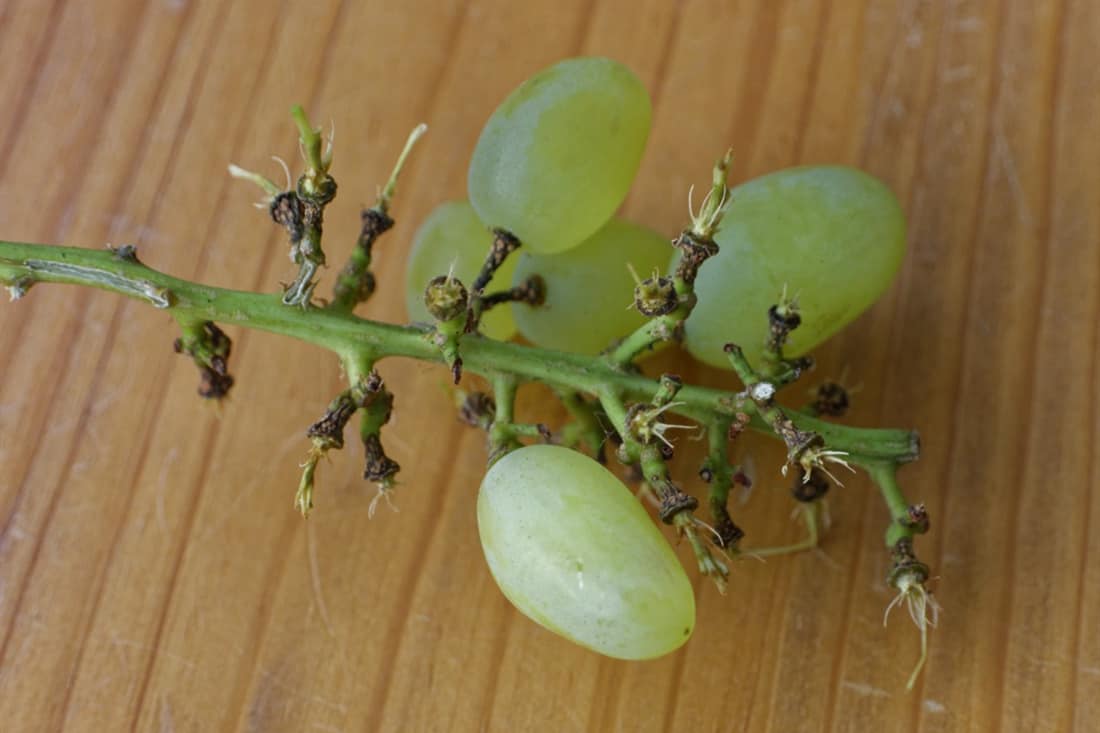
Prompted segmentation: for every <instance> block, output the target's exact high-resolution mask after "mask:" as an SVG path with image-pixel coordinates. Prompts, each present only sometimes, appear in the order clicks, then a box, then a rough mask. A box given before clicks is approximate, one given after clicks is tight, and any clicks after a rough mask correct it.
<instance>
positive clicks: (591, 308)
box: [512, 219, 672, 354]
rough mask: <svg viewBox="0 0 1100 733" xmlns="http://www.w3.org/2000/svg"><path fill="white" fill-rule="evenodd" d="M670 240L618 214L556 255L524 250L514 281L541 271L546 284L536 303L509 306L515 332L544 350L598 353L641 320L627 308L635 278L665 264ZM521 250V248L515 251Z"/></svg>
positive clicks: (651, 272)
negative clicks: (541, 298) (541, 301)
mask: <svg viewBox="0 0 1100 733" xmlns="http://www.w3.org/2000/svg"><path fill="white" fill-rule="evenodd" d="M671 250H672V247H671V246H670V245H669V240H668V239H667V238H666V237H662V236H661V235H660V234H657V233H656V232H654V231H652V230H650V229H646V228H645V227H643V226H640V225H638V224H632V223H630V222H628V221H623V220H622V219H612V220H611V221H609V222H608V223H607V224H606V225H605V226H604V227H603V228H602V229H600V230H599V231H598V232H596V233H595V234H593V235H592V236H591V237H589V238H588V239H587V240H586V241H585V242H583V243H582V244H581V245H580V246H578V247H574V248H573V249H571V250H569V251H567V252H561V253H559V254H551V255H541V254H531V253H523V254H522V255H521V256H520V258H519V263H518V264H517V265H516V272H515V276H514V280H515V282H517V283H519V282H522V281H523V280H525V279H526V278H528V277H529V276H531V275H540V276H541V277H542V279H543V281H544V282H545V284H546V301H545V303H544V304H543V305H541V306H535V307H532V306H529V305H524V304H522V303H516V304H513V305H512V315H513V317H514V318H515V320H516V326H517V327H518V328H519V332H520V333H521V334H523V336H524V337H525V338H527V339H528V340H529V341H531V342H532V343H534V344H536V345H538V346H542V347H544V348H547V349H557V350H559V351H573V352H578V353H582V354H598V353H599V352H601V351H603V350H604V349H606V348H607V347H608V346H609V345H610V344H611V342H612V340H614V339H618V338H622V337H623V336H626V335H627V334H628V333H630V332H631V331H633V330H634V329H636V328H638V327H639V326H641V325H642V324H643V323H645V321H646V318H645V317H644V316H642V315H641V314H640V313H639V312H638V311H637V310H635V309H634V308H632V307H630V306H631V303H633V299H634V284H635V283H634V278H633V276H632V275H631V274H630V270H628V269H627V264H630V265H631V266H632V267H633V268H634V271H635V272H636V273H637V274H638V275H639V277H641V278H643V279H644V278H647V277H649V276H650V275H652V274H653V271H654V270H655V269H656V270H659V271H660V272H662V273H663V272H664V271H665V269H666V267H667V266H668V253H669V252H670V251H671ZM520 251H521V252H522V250H520Z"/></svg>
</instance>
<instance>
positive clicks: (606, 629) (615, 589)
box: [477, 445, 695, 659]
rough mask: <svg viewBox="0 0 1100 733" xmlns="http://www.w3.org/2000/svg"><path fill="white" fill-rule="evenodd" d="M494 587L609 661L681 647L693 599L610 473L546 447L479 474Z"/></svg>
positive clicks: (691, 621)
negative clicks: (481, 475) (609, 659)
mask: <svg viewBox="0 0 1100 733" xmlns="http://www.w3.org/2000/svg"><path fill="white" fill-rule="evenodd" d="M477 519H478V531H479V533H480V535H481V543H482V549H483V550H484V552H485V559H486V561H487V562H488V564H489V569H490V571H491V572H492V575H493V577H494V579H496V582H497V585H499V586H500V589H501V590H502V591H503V592H504V595H505V596H507V598H508V600H510V601H511V602H512V603H513V604H514V605H515V606H516V608H518V609H519V610H520V611H522V612H523V613H524V614H525V615H527V616H528V617H529V618H531V619H532V620H534V621H535V622H537V623H539V624H540V625H542V626H544V627H545V628H547V629H549V630H550V631H553V632H554V633H556V634H559V635H561V636H563V637H565V638H566V639H569V640H570V641H573V642H575V643H577V644H580V645H581V646H584V647H587V648H589V649H592V650H593V651H596V652H599V653H600V654H604V655H607V656H609V657H615V658H617V659H650V658H653V657H658V656H661V655H664V654H667V653H669V652H671V651H673V650H674V649H676V648H678V647H679V646H681V645H682V644H683V643H684V642H685V641H687V639H688V637H690V635H691V631H692V629H693V628H694V626H695V597H694V593H693V590H692V587H691V583H690V582H689V581H688V578H687V575H686V573H685V572H684V569H683V567H682V566H681V565H680V562H679V560H677V558H676V555H675V554H674V553H673V552H672V548H671V547H670V546H669V544H668V542H667V541H666V540H665V538H664V537H663V536H662V535H661V532H660V531H659V530H658V529H657V527H656V525H655V524H654V523H653V521H652V520H651V519H650V517H649V515H648V514H646V512H645V510H644V509H643V508H642V505H641V503H640V502H639V501H638V500H637V499H636V498H635V497H634V496H633V495H632V494H631V493H630V491H629V490H628V489H627V488H626V486H624V485H623V484H622V483H621V482H620V481H619V480H618V479H617V478H615V476H614V475H613V474H612V473H611V472H610V471H608V470H607V469H606V468H604V467H603V466H601V465H600V464H598V463H596V461H594V460H592V459H591V458H589V457H587V456H585V455H582V454H581V453H578V452H577V451H574V450H570V449H568V448H563V447H561V446H554V445H533V446H527V447H525V448H520V449H518V450H516V451H513V452H512V453H509V454H508V455H506V456H504V457H503V458H501V459H500V460H499V461H497V463H495V464H494V465H493V466H492V468H490V469H489V472H488V473H487V474H486V476H485V479H484V481H483V482H482V484H481V491H480V492H479V494H478V500H477Z"/></svg>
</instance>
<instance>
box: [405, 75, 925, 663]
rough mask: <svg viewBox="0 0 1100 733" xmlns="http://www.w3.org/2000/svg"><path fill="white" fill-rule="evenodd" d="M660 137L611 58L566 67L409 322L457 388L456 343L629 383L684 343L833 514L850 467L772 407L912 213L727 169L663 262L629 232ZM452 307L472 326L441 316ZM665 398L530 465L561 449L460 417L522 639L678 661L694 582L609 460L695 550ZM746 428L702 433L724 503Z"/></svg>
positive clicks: (523, 100)
mask: <svg viewBox="0 0 1100 733" xmlns="http://www.w3.org/2000/svg"><path fill="white" fill-rule="evenodd" d="M650 117H651V104H650V101H649V97H648V95H647V93H646V90H645V87H644V85H643V84H642V83H641V81H640V80H639V79H638V78H637V77H636V76H635V75H634V74H633V73H632V72H631V71H630V70H629V69H627V68H626V67H624V66H623V65H621V64H619V63H617V62H615V61H612V60H610V59H606V58H577V59H570V60H566V61H562V62H560V63H557V64H555V65H553V66H551V67H549V68H547V69H545V70H543V71H541V72H540V73H538V74H536V75H535V76H533V77H532V78H530V79H529V80H527V81H526V82H524V83H523V84H522V85H521V86H520V87H518V88H517V89H516V90H514V91H513V92H512V93H511V94H510V95H509V96H508V97H507V98H506V99H505V100H504V101H503V102H502V103H501V105H500V106H499V107H498V108H497V109H496V111H495V112H493V114H492V116H491V117H490V118H489V120H488V122H487V123H486V125H485V127H484V129H483V131H482V133H481V136H480V139H479V140H478V142H477V146H476V148H475V149H474V152H473V156H472V159H471V162H470V167H469V176H468V195H469V200H468V201H453V202H449V203H445V204H442V205H441V206H439V207H438V208H437V209H436V210H435V211H434V212H433V213H432V214H431V215H430V216H429V217H428V219H427V220H426V221H425V222H424V224H423V225H422V226H421V228H420V229H419V231H418V232H417V234H416V237H415V243H414V246H413V248H412V251H411V254H410V257H409V261H408V267H407V271H406V302H407V307H408V312H409V316H410V318H411V319H412V320H413V321H423V322H428V323H431V322H432V321H433V320H434V321H435V322H436V331H435V332H436V334H437V335H436V338H437V339H439V344H440V346H441V347H442V348H444V353H445V355H447V361H448V362H449V363H451V364H452V367H455V376H456V382H457V379H458V376H459V374H460V367H461V343H462V340H463V339H470V338H492V339H498V340H503V339H510V338H512V337H513V336H514V335H515V334H516V333H517V332H518V334H519V335H520V336H522V337H523V338H524V339H526V340H527V341H529V342H531V343H533V344H535V345H537V346H539V347H543V348H547V349H552V350H555V351H561V352H567V353H572V354H586V355H601V354H602V355H603V358H604V359H606V362H607V363H608V364H610V365H611V366H613V367H615V368H618V369H623V370H628V371H629V370H631V369H635V368H636V367H635V361H636V360H637V359H638V358H640V357H644V356H645V354H647V353H649V352H651V351H652V350H653V349H655V348H659V347H661V346H663V345H665V344H667V343H670V342H674V341H679V342H681V343H682V344H683V345H684V347H685V348H686V349H687V351H688V352H690V353H691V354H692V355H693V356H695V357H696V358H698V359H699V360H701V361H703V362H705V363H707V364H711V365H714V366H719V367H726V368H730V367H732V368H733V369H735V370H736V371H737V372H738V376H739V377H740V378H741V379H742V381H743V382H745V385H746V388H747V389H746V394H748V396H749V397H751V399H752V400H754V401H755V403H756V405H757V406H758V407H759V414H760V416H761V417H762V418H763V419H764V421H765V422H766V423H767V424H768V425H769V426H770V427H771V428H772V429H773V431H774V432H776V434H777V435H780V437H782V438H783V439H784V440H785V441H786V442H787V444H788V447H789V449H790V451H791V458H792V460H791V462H792V464H793V465H794V466H795V468H796V472H797V473H798V475H799V477H800V478H801V480H802V483H803V484H805V486H806V488H803V489H802V491H803V494H805V495H808V496H809V498H810V499H814V498H820V494H821V493H823V492H824V489H823V488H820V487H821V486H822V485H823V484H824V486H825V487H826V488H827V482H828V479H827V478H826V477H828V476H832V474H831V473H830V469H829V468H827V467H826V465H827V464H829V463H834V464H841V465H847V464H846V463H845V461H844V459H843V457H842V456H841V455H839V454H838V452H836V451H829V450H827V449H826V448H824V447H823V446H822V445H820V444H819V443H815V442H814V440H815V439H816V438H815V437H808V436H809V435H810V434H808V433H804V432H802V431H799V430H797V429H796V428H795V427H794V426H793V424H791V423H790V421H789V420H785V417H784V414H783V413H782V411H781V410H779V409H778V408H777V407H775V406H774V404H773V402H772V396H771V394H770V393H768V390H771V391H772V392H774V390H775V389H776V388H778V387H781V386H783V385H784V384H786V383H788V382H791V381H793V380H794V379H796V378H797V377H798V376H799V374H801V373H802V371H804V370H805V369H806V368H807V367H808V366H810V361H809V360H808V359H806V358H804V357H802V355H803V354H804V353H805V352H806V351H808V350H809V349H811V348H812V347H814V346H816V345H817V344H819V343H821V342H822V341H824V340H825V339H827V338H828V337H829V336H831V335H832V334H834V333H836V332H837V331H838V330H839V329H840V328H842V327H843V326H844V325H845V324H847V323H849V322H850V321H851V320H852V319H854V318H855V317H856V316H858V315H859V314H860V313H861V312H862V311H864V310H865V309H866V308H867V307H868V306H870V305H871V304H872V303H873V302H874V301H875V300H876V299H877V298H878V297H879V296H880V295H881V294H882V293H883V291H884V290H885V289H886V288H887V287H888V285H889V284H890V282H891V280H892V279H893V277H894V275H895V274H896V272H897V270H898V268H899V266H900V263H901V259H902V256H903V254H904V251H905V220H904V216H903V214H902V211H901V208H900V206H899V205H898V202H897V200H896V199H895V198H894V196H893V194H892V193H891V192H890V191H889V189H888V188H887V187H886V186H885V185H883V184H882V183H881V182H879V181H877V180H875V179H874V178H872V177H870V176H868V175H866V174H864V173H862V172H860V171H857V170H853V169H851V168H845V167H841V166H806V167H799V168H792V169H788V170H783V171H779V172H776V173H772V174H770V175H766V176H763V177H761V178H758V179H755V180H752V181H749V182H747V183H744V184H742V185H740V186H738V187H736V188H734V189H732V190H728V189H727V188H726V184H725V173H726V169H727V167H728V164H729V158H728V156H727V157H726V158H724V159H723V160H722V161H720V162H719V164H718V166H716V169H715V178H714V185H713V186H712V188H711V190H710V192H709V193H708V194H707V196H706V197H705V198H704V199H703V201H702V204H701V205H700V209H699V211H698V212H695V211H692V212H690V213H691V219H692V226H691V227H690V228H688V229H685V231H684V232H683V233H681V234H680V235H679V236H678V237H676V238H674V239H672V241H671V243H672V247H670V240H669V239H668V238H667V237H665V236H663V235H661V234H659V233H657V232H654V231H652V230H650V229H649V228H647V227H645V226H643V225H641V224H639V223H636V222H631V221H628V220H626V219H623V218H621V217H618V216H616V210H617V209H618V208H619V206H620V205H621V203H622V202H623V200H624V199H625V198H626V195H627V193H628V191H629V188H630V185H631V183H632V181H633V179H634V177H635V175H636V173H637V171H638V167H639V164H640V162H641V158H642V154H643V151H644V148H645V143H646V139H647V137H648V134H649V126H650ZM490 243H491V246H490ZM487 248H488V249H489V254H488V255H486V249H487ZM516 250H518V252H517V253H516V254H513V252H514V251H516ZM704 262H705V266H703V265H704ZM433 278H434V279H433ZM429 281H431V282H432V283H433V285H432V286H431V287H429V288H428V290H427V291H425V285H427V284H428V283H429ZM444 286H446V288H449V289H446V288H444ZM444 290H446V292H445V293H444ZM444 296H446V301H445V302H446V303H447V304H452V303H454V302H460V303H461V305H462V308H461V309H460V310H461V312H456V311H454V310H445V309H443V308H442V306H441V303H443V302H444V301H443V300H441V299H442V298H444ZM456 298H457V299H458V300H457V301H456V300H455V299H456ZM802 314H805V316H806V320H805V324H804V325H803V324H802ZM689 316H690V317H689ZM447 324H449V325H447ZM732 344H737V345H738V346H732ZM661 384H662V390H664V393H663V395H662V394H659V395H658V396H656V397H654V400H653V402H652V403H649V404H644V403H643V404H636V405H633V406H631V407H629V409H628V408H627V406H626V405H620V404H619V403H618V402H617V400H616V399H615V398H614V396H608V395H603V394H598V395H596V397H597V399H595V400H589V399H587V398H585V397H583V396H581V395H576V394H571V395H563V401H565V403H566V406H567V407H568V408H569V409H570V412H571V413H573V415H574V417H575V418H577V423H576V425H579V426H580V427H579V428H578V429H577V430H574V431H573V432H572V433H567V432H564V431H563V433H562V435H559V436H554V437H553V441H554V442H556V443H561V444H564V445H550V444H535V445H524V444H523V443H522V442H521V441H520V440H519V439H518V438H520V437H526V436H530V437H541V438H542V439H543V440H544V441H545V440H546V439H547V437H548V435H549V433H548V431H546V430H545V429H544V428H542V426H538V428H539V429H538V430H537V431H536V430H534V429H526V430H521V429H520V428H524V426H517V425H514V424H513V423H511V415H510V414H506V415H501V414H500V413H499V412H497V410H501V409H506V410H507V411H508V412H510V409H511V408H510V406H508V407H506V408H502V406H501V404H500V403H501V400H497V401H496V402H494V401H493V399H492V398H490V397H489V396H487V395H480V393H476V394H475V395H474V396H469V395H468V396H467V400H466V402H465V403H464V405H463V416H464V418H465V419H467V421H468V422H471V423H472V424H476V425H480V426H482V427H484V428H486V429H487V430H489V431H490V448H491V451H490V468H489V470H488V473H487V475H486V476H485V479H484V481H483V483H482V485H481V489H480V493H479V496H478V502H477V517H478V527H479V530H480V534H481V541H482V545H483V549H484V552H485V557H486V560H487V562H488V565H489V568H490V571H491V572H492V575H493V577H494V578H495V580H496V581H497V583H498V585H499V586H500V588H501V590H502V591H503V593H504V595H505V596H507V597H508V599H509V600H510V601H511V602H512V603H513V604H514V605H515V606H516V607H517V608H519V609H520V610H521V611H522V612H523V613H524V614H526V615H527V616H529V617H530V618H531V619H533V620H535V621H536V622H538V623H539V624H541V625H543V626H544V627H546V628H548V629H550V630H551V631H554V632H556V633H558V634H560V635H562V636H564V637H566V638H568V639H570V640H572V641H574V642H576V643H578V644H581V645H583V646H585V647H588V648H590V649H593V650H595V651H598V652H600V653H602V654H606V655H609V656H612V657H617V658H624V659H644V658H651V657H656V656H660V655H662V654H666V653H668V652H670V651H672V650H674V649H676V648H677V647H679V646H680V645H681V644H683V643H684V641H686V639H687V638H688V637H689V636H690V634H691V630H692V628H693V627H694V624H695V607H694V597H693V592H692V588H691V584H690V582H689V581H688V579H687V576H686V575H685V573H684V570H683V568H682V567H681V565H680V563H679V562H678V561H677V560H676V557H675V555H674V554H673V552H672V551H671V549H670V547H669V545H668V543H667V542H666V541H665V539H664V538H663V537H662V535H661V534H660V532H659V531H658V530H657V529H656V526H655V525H654V524H653V523H652V522H651V520H650V519H649V516H648V514H647V513H646V512H645V510H644V509H643V507H642V504H641V503H640V502H639V501H638V500H637V499H636V498H635V497H634V496H633V494H632V492H630V491H629V490H628V489H627V487H626V486H625V485H624V484H623V482H622V481H620V480H619V479H618V478H616V477H615V475H614V474H613V473H611V472H610V471H609V470H608V469H607V468H606V467H604V466H603V465H601V462H602V461H598V460H597V459H602V458H603V456H604V450H605V445H604V443H605V438H609V439H610V441H611V442H612V443H617V444H619V449H618V452H617V455H618V457H619V458H620V460H621V461H622V462H623V463H626V464H628V465H631V466H633V467H634V468H635V469H636V470H637V471H638V472H640V473H641V475H642V476H643V481H644V483H645V484H646V486H647V487H648V490H649V491H651V492H652V493H653V494H655V495H656V496H657V498H658V499H659V501H660V509H661V515H662V518H663V519H666V521H669V522H670V523H675V524H676V526H677V527H678V529H679V530H680V531H681V532H682V533H685V534H687V535H688V536H689V539H692V540H693V543H695V542H696V539H697V535H696V533H695V532H694V528H695V523H697V522H698V520H694V519H692V520H684V517H686V516H689V515H690V510H691V509H693V508H694V507H695V506H696V505H697V503H698V502H697V501H696V500H695V499H694V498H692V497H690V496H688V495H686V494H684V493H683V492H682V491H680V490H679V489H678V488H677V487H676V486H675V484H673V483H672V482H671V480H670V479H669V478H668V475H667V469H666V468H665V466H664V461H665V460H666V459H667V458H668V457H669V456H670V455H671V452H672V448H673V445H672V443H671V441H670V440H669V439H668V437H667V436H666V434H665V433H666V431H668V430H669V429H671V428H673V427H683V426H677V425H673V424H670V423H668V422H666V416H667V412H668V411H676V407H677V406H678V405H682V403H678V402H676V399H675V395H676V392H677V390H678V389H679V384H678V381H677V380H676V378H674V377H671V376H670V377H667V378H663V379H662V382H661ZM514 386H515V385H511V387H510V388H511V389H512V390H514ZM834 387H835V385H834ZM758 393H759V394H758ZM497 396H498V397H499V396H500V395H497ZM507 396H508V395H505V397H507ZM474 397H476V399H474ZM505 401H507V400H505ZM620 407H621V410H620ZM620 413H621V414H620ZM689 417H691V416H690V415H689ZM742 417H744V416H737V417H731V418H730V419H729V420H727V421H726V422H724V423H721V424H719V425H711V426H708V427H710V433H711V441H712V446H713V447H714V451H712V456H718V457H719V458H718V459H716V460H713V461H711V464H709V467H705V471H704V472H702V473H703V475H704V478H708V476H709V480H711V481H724V482H725V485H726V489H725V490H726V491H728V485H729V484H730V483H731V481H732V480H733V479H732V478H731V476H732V475H733V473H734V472H733V468H732V467H731V466H729V465H726V461H725V459H724V456H725V455H726V453H725V447H724V445H723V444H722V441H725V440H727V435H729V436H735V434H736V431H738V430H740V429H741V428H743V427H744V422H745V421H746V420H747V419H748V418H747V417H744V420H742V419H741V418H742ZM607 425H611V426H612V428H611V429H610V430H608V429H606V427H605V426H607ZM586 426H587V432H585V430H584V428H585V427H586ZM571 427H575V425H574V426H571ZM495 428H498V429H496V432H495V433H494V429H495ZM719 428H720V429H719ZM716 433H721V434H720V435H716ZM799 441H802V442H803V443H805V444H801V443H799ZM565 446H571V447H565ZM572 446H583V447H586V448H588V450H589V452H590V453H591V454H592V456H591V457H590V456H587V455H584V454H583V453H581V452H579V451H578V450H573V449H572ZM814 487H817V488H816V489H815V488H814ZM815 492H816V493H815ZM715 495H716V496H717V497H718V500H715V499H713V498H712V501H711V510H712V514H713V515H714V520H715V524H714V527H713V528H710V530H709V531H710V532H712V533H713V534H714V535H715V537H716V539H715V540H713V541H712V542H713V544H715V545H716V546H717V547H718V548H720V549H723V550H726V551H727V552H729V553H732V552H734V551H735V550H736V546H737V541H738V539H739V538H740V529H739V528H737V527H736V525H734V524H733V523H732V520H730V518H729V515H728V513H727V510H726V508H725V500H724V495H723V494H722V491H718V492H716V494H715ZM712 496H714V495H712ZM684 509H687V510H688V511H687V512H686V513H685V512H684V511H683V510H684ZM808 516H809V515H808ZM672 518H675V519H676V521H675V522H673V521H672ZM680 520H684V521H680ZM697 554H699V555H700V556H701V557H703V556H704V555H705V556H706V557H709V555H707V554H706V553H698V552H697ZM718 564H720V562H719V563H718ZM701 565H702V566H703V567H704V569H708V568H707V566H706V563H705V562H704V561H703V560H701ZM710 569H713V568H710ZM722 574H723V575H724V569H722Z"/></svg>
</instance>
